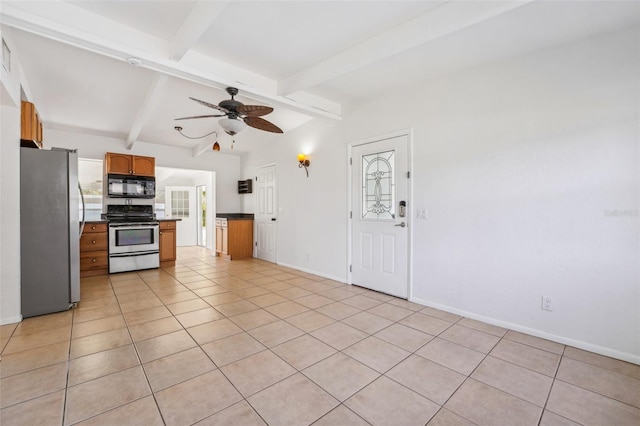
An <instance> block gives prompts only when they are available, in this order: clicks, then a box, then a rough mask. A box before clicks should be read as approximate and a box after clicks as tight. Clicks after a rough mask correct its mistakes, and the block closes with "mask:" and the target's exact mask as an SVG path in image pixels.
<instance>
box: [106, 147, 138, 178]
mask: <svg viewBox="0 0 640 426" xmlns="http://www.w3.org/2000/svg"><path fill="white" fill-rule="evenodd" d="M105 167H106V172H107V174H111V173H113V174H117V175H130V174H132V173H133V158H132V156H131V155H125V154H116V153H113V152H107V154H106V156H105Z"/></svg>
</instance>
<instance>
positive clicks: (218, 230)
mask: <svg viewBox="0 0 640 426" xmlns="http://www.w3.org/2000/svg"><path fill="white" fill-rule="evenodd" d="M216 253H222V228H221V227H220V226H216Z"/></svg>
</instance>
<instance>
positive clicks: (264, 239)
mask: <svg viewBox="0 0 640 426" xmlns="http://www.w3.org/2000/svg"><path fill="white" fill-rule="evenodd" d="M276 173H277V169H276V165H270V166H264V167H260V168H259V169H258V170H257V172H256V215H255V220H256V257H257V258H258V259H262V260H266V261H268V262H273V263H275V262H276V230H277V228H276V226H277V219H278V218H277V213H276V212H277V211H278V210H277V209H278V206H277V200H278V199H277V180H276Z"/></svg>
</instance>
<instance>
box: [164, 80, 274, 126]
mask: <svg viewBox="0 0 640 426" xmlns="http://www.w3.org/2000/svg"><path fill="white" fill-rule="evenodd" d="M227 93H228V94H229V95H231V99H227V100H224V101H222V102H220V103H219V104H218V105H214V104H211V103H209V102H205V101H201V100H199V99H196V98H192V97H189V99H191V100H192V101H195V102H197V103H199V104H201V105H204V106H206V107H209V108H213V109H217V110H218V111H220V112H222V114H213V115H195V116H192V117H181V118H176V120H191V119H193V118H210V117H226V118H223V119H222V120H220V121H218V124H220V127H222V128H223V129H224V131H225V132H226V133H228V134H230V135H231V136H233V135H235V134H237V133H238V132H240V131H241V130H242V129H244V128H245V127H246V126H250V127H253V128H254V129H258V130H264V131H266V132H272V133H283V132H282V129H280V128H279V127H278V126H276V125H275V124H273V123H271V122H270V121H267V120H265V119H264V118H260V117H261V116H263V115H267V114H269V113H271V112H273V108H271V107H267V106H261V105H244V104H243V103H242V102H239V101H236V100H235V99H233V98H234V96H236V95H237V94H238V89H236V88H235V87H227Z"/></svg>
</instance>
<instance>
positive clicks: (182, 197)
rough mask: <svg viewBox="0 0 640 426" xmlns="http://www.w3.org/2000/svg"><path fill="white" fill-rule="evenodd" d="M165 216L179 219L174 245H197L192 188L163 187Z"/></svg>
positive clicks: (196, 216) (194, 190)
mask: <svg viewBox="0 0 640 426" xmlns="http://www.w3.org/2000/svg"><path fill="white" fill-rule="evenodd" d="M165 216H166V217H168V218H170V219H180V220H179V221H177V222H176V245H177V246H180V247H182V246H195V245H197V244H198V212H197V209H196V188H195V187H193V186H167V187H165Z"/></svg>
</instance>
